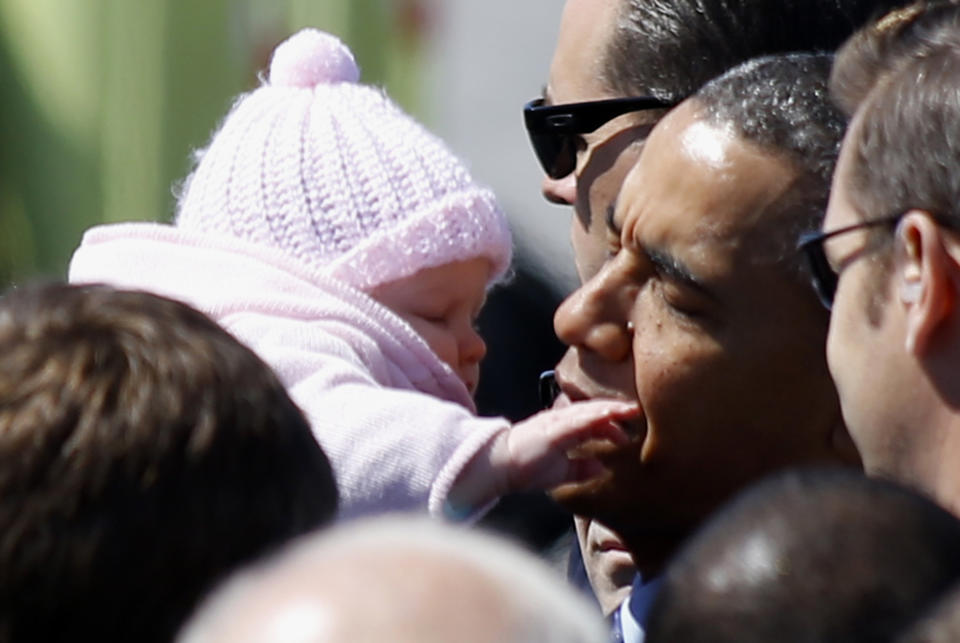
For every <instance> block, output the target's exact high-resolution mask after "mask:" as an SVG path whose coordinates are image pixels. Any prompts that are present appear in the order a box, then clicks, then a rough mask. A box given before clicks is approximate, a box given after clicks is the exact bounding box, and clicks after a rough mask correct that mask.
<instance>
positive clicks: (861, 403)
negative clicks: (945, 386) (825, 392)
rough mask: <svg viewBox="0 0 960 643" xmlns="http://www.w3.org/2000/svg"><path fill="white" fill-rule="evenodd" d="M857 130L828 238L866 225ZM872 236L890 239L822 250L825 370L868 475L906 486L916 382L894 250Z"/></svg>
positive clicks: (857, 235) (833, 244)
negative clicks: (830, 295) (826, 293)
mask: <svg viewBox="0 0 960 643" xmlns="http://www.w3.org/2000/svg"><path fill="white" fill-rule="evenodd" d="M856 129H857V121H854V123H853V125H851V128H850V130H849V132H848V134H847V137H846V140H845V142H844V145H843V148H842V150H841V153H840V159H839V161H838V163H837V170H836V172H835V174H834V179H833V188H832V189H831V191H830V202H829V205H828V206H827V214H826V217H825V218H824V222H823V230H824V231H825V232H826V231H830V230H837V229H839V228H842V227H845V226H849V225H853V224H856V223H859V222H861V221H862V220H863V216H862V215H861V214H860V213H859V212H858V211H857V210H856V208H855V207H854V205H853V204H852V202H851V199H850V192H849V190H848V188H847V184H848V175H849V171H850V166H851V164H852V162H853V158H852V157H853V155H852V154H851V153H850V151H851V146H850V144H849V141H851V139H852V137H855V136H857V132H856ZM877 234H888V233H887V232H886V231H879V230H876V229H874V230H871V231H867V230H863V229H861V230H855V231H851V232H847V233H844V234H839V235H837V236H835V237H831V238H830V239H828V240H827V241H826V242H825V243H824V248H823V249H824V253H825V254H826V256H827V259H828V261H829V263H830V265H831V266H832V267H833V268H834V270H835V271H836V272H837V273H838V282H837V291H836V295H835V297H834V301H833V310H832V313H831V316H830V332H829V334H828V337H827V362H828V364H829V366H830V374H831V375H832V376H833V379H834V382H835V384H836V387H837V392H838V393H839V395H840V403H841V406H842V409H843V417H844V420H845V421H846V424H847V426H848V427H849V429H850V434H851V436H852V437H853V440H854V442H855V443H856V445H857V449H858V450H859V451H860V453H861V455H862V456H863V464H864V468H865V469H866V471H867V472H868V473H871V474H881V475H885V476H891V477H894V478H897V479H899V480H902V481H904V482H908V481H911V480H913V479H914V478H916V473H915V472H913V469H914V468H915V467H916V463H917V461H918V458H922V454H921V451H922V450H923V449H924V447H926V446H927V445H921V443H920V441H919V439H918V438H919V437H920V435H921V434H922V433H923V432H920V431H917V430H916V427H915V425H913V423H912V422H910V421H909V420H907V419H906V418H905V415H904V414H905V411H906V410H907V409H910V408H912V407H914V406H916V405H915V404H913V403H911V402H910V401H909V400H908V399H907V398H908V397H909V396H910V395H911V394H912V392H913V391H914V388H913V386H912V385H911V382H910V379H911V378H912V377H919V376H918V375H917V374H916V371H914V370H913V369H912V368H911V367H910V365H909V362H910V360H908V359H906V357H907V356H906V354H905V352H904V350H903V347H904V335H905V329H904V325H903V321H904V320H903V318H902V317H900V315H899V314H898V313H899V311H898V307H897V306H894V305H892V302H893V301H894V299H895V295H894V293H893V292H892V291H893V287H892V283H891V282H892V279H893V276H892V273H891V270H889V269H888V267H887V266H886V264H885V261H886V260H889V259H890V255H891V252H892V244H884V245H883V246H882V247H877V244H876V243H875V242H874V241H875V240H876V238H877V237H876V235H877ZM865 373H869V374H870V377H864V374H865ZM905 396H907V397H905Z"/></svg>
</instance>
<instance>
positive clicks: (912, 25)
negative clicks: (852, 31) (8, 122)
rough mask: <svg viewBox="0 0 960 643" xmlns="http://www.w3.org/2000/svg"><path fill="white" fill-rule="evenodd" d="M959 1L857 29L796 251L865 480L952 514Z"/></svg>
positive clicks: (957, 492) (955, 501) (839, 76)
mask: <svg viewBox="0 0 960 643" xmlns="http://www.w3.org/2000/svg"><path fill="white" fill-rule="evenodd" d="M958 25H960V7H958V6H957V5H955V4H953V3H932V4H931V5H930V6H929V7H927V6H924V5H919V4H917V5H913V6H911V7H908V8H906V9H904V10H901V11H899V12H895V13H893V14H891V15H889V16H887V17H885V18H884V19H882V20H881V21H880V22H878V23H877V24H876V25H874V26H873V27H870V28H868V29H866V30H864V31H862V32H860V33H858V34H857V35H856V36H855V37H854V38H853V39H851V42H850V43H848V44H847V45H846V46H845V47H844V49H843V50H842V52H841V54H840V55H839V57H838V60H837V64H836V68H835V70H834V74H833V78H832V80H831V89H832V90H833V93H834V95H835V97H836V98H837V100H838V102H839V104H841V105H843V106H844V107H845V108H846V109H847V110H849V111H855V115H854V118H853V120H852V122H851V125H850V128H849V130H848V133H847V135H846V138H845V140H844V143H843V148H842V152H841V156H840V161H839V164H838V166H837V172H836V175H835V177H834V184H833V191H832V194H831V197H830V203H829V207H828V211H827V215H826V218H825V220H824V223H823V232H822V233H820V234H818V235H814V236H812V237H808V238H807V239H806V240H805V242H804V244H803V247H804V249H805V250H806V251H807V254H808V256H809V257H810V259H811V262H812V266H813V268H814V278H815V286H816V288H817V290H818V292H819V294H820V296H821V299H823V301H824V303H825V304H826V305H827V306H828V307H831V306H832V309H833V311H832V316H831V322H830V334H829V338H828V343H827V358H828V362H829V365H830V372H831V374H832V375H833V378H834V380H835V381H836V384H837V389H838V391H839V393H840V398H841V404H842V408H843V415H844V418H845V419H846V422H847V424H848V426H849V427H850V432H851V434H852V436H853V438H854V441H855V442H856V444H857V447H858V448H859V450H860V452H861V453H862V455H863V462H864V466H865V468H866V470H867V472H868V473H869V474H873V475H880V476H884V477H891V478H894V479H897V480H899V481H901V482H905V483H907V484H911V485H914V486H916V487H918V488H919V489H921V490H922V491H924V492H926V493H928V494H929V495H931V496H933V497H934V498H935V499H936V500H938V501H939V502H940V503H941V504H942V505H944V506H945V507H947V508H948V509H950V510H952V511H953V512H954V513H955V514H960V378H958V369H960V235H958V233H957V230H958V229H960V144H958V139H957V136H956V133H957V132H960V31H958Z"/></svg>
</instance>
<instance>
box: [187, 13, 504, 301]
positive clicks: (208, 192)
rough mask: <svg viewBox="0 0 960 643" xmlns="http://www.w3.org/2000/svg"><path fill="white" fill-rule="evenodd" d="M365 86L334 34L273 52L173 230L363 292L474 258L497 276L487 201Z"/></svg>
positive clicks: (494, 211) (500, 265) (207, 157)
mask: <svg viewBox="0 0 960 643" xmlns="http://www.w3.org/2000/svg"><path fill="white" fill-rule="evenodd" d="M359 76H360V72H359V70H358V69H357V65H356V62H355V61H354V58H353V54H352V53H351V52H350V50H349V49H347V47H346V46H345V45H344V44H343V43H342V42H340V40H338V39H337V38H336V37H334V36H332V35H330V34H326V33H323V32H320V31H317V30H315V29H305V30H303V31H301V32H299V33H297V34H295V35H294V36H292V37H291V38H289V39H288V40H287V41H285V42H284V43H282V44H281V45H280V46H279V47H277V49H276V51H274V53H273V60H272V62H271V64H270V77H269V79H268V80H267V81H266V82H265V83H264V84H263V85H262V86H261V87H259V88H258V89H256V90H254V91H252V92H250V93H249V94H246V95H243V96H241V97H240V98H239V100H238V101H237V102H236V104H235V105H234V107H233V109H232V110H231V111H230V113H229V114H228V115H227V117H226V119H225V121H224V123H223V126H222V127H221V128H220V131H218V132H217V133H216V134H214V136H213V140H212V141H211V143H210V145H209V147H208V148H207V149H206V150H205V151H203V152H201V154H200V161H199V164H198V165H197V168H196V170H195V171H194V173H193V174H192V175H191V176H190V177H189V178H188V179H187V182H186V184H185V187H184V191H183V194H182V196H181V198H180V204H179V211H178V214H177V219H176V224H177V226H179V227H181V228H184V229H195V230H202V231H206V232H219V233H225V234H229V235H232V236H235V237H239V238H241V239H245V240H247V241H251V242H253V243H257V244H262V245H266V246H270V247H273V248H276V249H278V250H280V251H282V252H284V253H285V254H287V255H288V256H291V257H293V258H295V259H297V260H298V261H300V262H301V263H303V264H305V265H306V266H307V267H309V268H311V269H314V270H318V271H320V272H321V273H323V274H326V275H330V276H334V277H337V278H339V279H341V280H343V281H346V282H347V283H349V284H351V285H353V286H355V287H357V288H360V289H361V290H365V291H369V290H370V289H372V288H373V287H375V286H377V285H379V284H383V283H387V282H390V281H394V280H396V279H401V278H403V277H407V276H409V275H412V274H414V273H415V272H417V271H419V270H422V269H424V268H432V267H435V266H439V265H442V264H445V263H450V262H452V261H461V260H465V259H472V258H475V257H487V258H489V259H490V261H491V262H492V264H493V266H494V274H493V276H492V278H491V281H493V280H495V279H498V278H500V277H501V276H502V275H503V273H504V272H505V271H506V269H507V267H508V266H509V264H510V258H511V251H512V248H511V237H510V230H509V227H508V224H507V220H506V218H505V217H504V215H503V212H502V211H501V210H500V208H499V206H498V205H497V202H496V200H495V198H494V196H493V193H492V192H490V191H489V190H487V189H484V188H482V187H480V186H478V185H477V184H475V183H474V182H473V180H472V179H471V178H470V175H469V173H468V172H467V170H466V168H465V167H464V166H463V164H462V163H461V162H460V161H459V160H458V159H457V158H456V157H455V156H454V155H453V153H452V152H451V151H450V149H449V148H447V146H446V145H445V144H444V143H443V142H442V141H441V140H440V139H438V138H437V137H435V136H433V135H432V134H430V133H429V132H427V131H426V130H425V129H424V128H423V127H422V126H421V125H420V124H418V123H417V122H415V121H414V120H413V119H412V118H410V117H409V116H408V115H406V114H405V113H404V112H403V111H402V110H401V109H400V108H399V107H398V106H397V105H396V104H395V103H393V102H392V101H391V100H390V99H389V98H387V96H386V95H384V93H383V92H382V91H380V90H378V89H375V88H373V87H370V86H366V85H359V84H357V81H358V79H359Z"/></svg>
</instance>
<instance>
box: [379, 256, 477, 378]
mask: <svg viewBox="0 0 960 643" xmlns="http://www.w3.org/2000/svg"><path fill="white" fill-rule="evenodd" d="M491 270H492V267H491V265H490V262H489V261H488V260H487V259H483V258H476V259H470V260H467V261H456V262H453V263H448V264H444V265H442V266H437V267H436V268H427V269H425V270H421V271H420V272H417V273H415V274H413V275H411V276H409V277H405V278H403V279H398V280H397V281H391V282H388V283H385V284H381V285H380V286H377V287H376V288H374V289H373V290H372V291H371V292H370V295H371V296H372V297H373V298H374V299H376V300H377V301H379V302H380V303H381V304H383V305H384V306H386V307H387V308H389V309H391V310H392V311H393V312H395V313H397V314H398V315H399V316H400V317H402V318H403V319H405V320H406V321H407V323H409V324H410V325H411V326H413V328H414V329H415V330H416V331H417V332H418V333H420V336H421V337H423V339H424V340H425V341H426V342H427V344H428V345H429V346H430V348H432V349H433V352H434V353H436V354H437V356H438V357H439V358H440V359H441V360H443V361H444V362H446V363H447V364H448V365H449V366H450V368H452V369H453V370H454V372H455V373H456V374H457V375H458V376H459V377H460V379H461V380H463V383H464V384H466V386H467V389H468V390H469V391H470V394H471V395H473V394H474V393H475V392H476V390H477V383H478V381H479V378H480V361H481V360H482V359H483V357H484V356H485V355H486V353H487V345H486V344H485V343H484V341H483V338H481V337H480V335H479V334H478V333H477V330H476V329H475V328H474V323H475V322H476V320H477V317H478V316H479V315H480V309H481V308H483V304H484V301H485V299H486V291H487V280H488V279H489V278H490V273H491Z"/></svg>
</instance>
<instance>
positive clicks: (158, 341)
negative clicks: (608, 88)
mask: <svg viewBox="0 0 960 643" xmlns="http://www.w3.org/2000/svg"><path fill="white" fill-rule="evenodd" d="M336 506H337V492H336V487H335V484H334V478H333V472H332V470H331V468H330V464H329V463H328V461H327V458H326V456H325V455H324V453H323V452H322V451H321V449H320V447H319V446H318V445H317V443H316V442H315V440H314V438H313V436H312V434H311V432H310V428H309V426H308V424H307V422H306V420H305V419H304V417H303V415H302V414H301V413H300V410H299V409H298V408H297V407H296V406H295V405H294V403H293V402H292V401H291V400H290V398H289V397H288V396H287V394H286V392H285V391H284V389H283V386H282V385H281V384H280V382H279V381H278V380H277V378H276V377H275V376H274V375H273V373H272V371H270V369H269V368H268V367H267V366H266V365H265V364H264V363H263V362H262V361H261V360H260V359H259V358H258V357H256V356H255V355H254V354H253V353H252V352H251V351H250V350H249V349H247V348H245V347H244V346H242V345H241V344H240V343H239V342H237V341H236V340H235V339H234V338H233V337H232V336H230V335H229V334H228V333H227V332H226V331H224V330H223V329H221V328H220V327H219V326H217V325H216V324H215V323H214V322H213V321H211V320H210V319H209V318H207V317H206V316H205V315H203V314H201V313H199V312H197V311H196V310H194V309H192V308H190V307H188V306H186V305H184V304H181V303H178V302H174V301H172V300H168V299H164V298H160V297H157V296H154V295H149V294H146V293H141V292H127V291H119V290H114V289H112V288H108V287H105V286H95V285H94V286H66V285H59V284H51V285H45V286H36V287H25V288H22V289H19V290H13V291H10V292H9V293H7V294H6V295H5V296H4V297H3V298H2V299H0V640H4V641H25V640H43V641H66V640H90V641H98V640H99V641H158V642H159V641H168V640H170V638H171V637H172V636H173V635H174V633H175V632H176V630H177V628H178V627H179V626H180V624H181V623H182V621H183V620H184V619H185V618H186V616H188V615H189V613H190V611H191V610H192V609H193V607H194V605H195V603H196V602H197V601H198V599H199V598H200V597H201V596H202V595H203V594H204V593H205V592H206V591H207V590H208V589H209V588H210V586H211V585H212V584H213V583H214V582H215V581H217V580H218V579H219V578H220V577H221V576H223V575H224V574H225V573H227V572H229V571H230V570H232V569H233V568H234V567H236V566H237V565H239V564H241V563H245V562H247V561H250V560H252V559H253V558H255V557H257V556H258V555H260V554H262V553H264V552H266V551H267V550H269V549H270V548H271V547H273V546H275V545H278V544H280V543H282V542H284V541H286V540H287V539H289V538H291V537H293V536H295V535H298V534H300V533H303V532H305V531H307V530H309V529H311V528H313V527H316V526H318V525H321V524H323V523H325V522H327V521H329V520H330V519H331V518H332V517H333V515H334V513H335V511H336Z"/></svg>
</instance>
